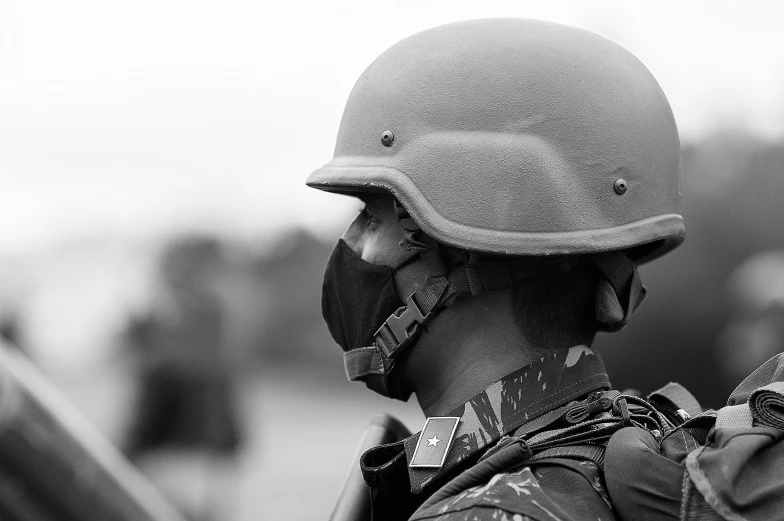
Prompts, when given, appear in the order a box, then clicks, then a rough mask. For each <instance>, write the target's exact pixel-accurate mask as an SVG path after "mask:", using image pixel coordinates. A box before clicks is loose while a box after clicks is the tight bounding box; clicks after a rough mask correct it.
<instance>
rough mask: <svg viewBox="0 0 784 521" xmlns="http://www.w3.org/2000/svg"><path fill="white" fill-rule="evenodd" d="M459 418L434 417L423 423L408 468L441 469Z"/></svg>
mask: <svg viewBox="0 0 784 521" xmlns="http://www.w3.org/2000/svg"><path fill="white" fill-rule="evenodd" d="M458 423H460V418H457V417H454V416H435V417H432V418H428V419H427V420H426V421H425V426H424V427H422V433H421V434H420V435H419V441H418V442H417V445H416V448H415V449H414V455H413V456H412V457H411V462H410V463H409V464H408V466H409V467H412V468H417V467H426V468H436V469H438V468H441V466H443V464H444V461H445V460H446V455H447V454H448V453H449V448H450V447H451V446H452V438H453V437H454V435H455V431H456V430H457V424H458Z"/></svg>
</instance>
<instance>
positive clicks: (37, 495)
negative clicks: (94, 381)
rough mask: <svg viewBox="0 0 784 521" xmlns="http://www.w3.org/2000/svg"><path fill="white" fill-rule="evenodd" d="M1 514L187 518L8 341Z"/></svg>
mask: <svg viewBox="0 0 784 521" xmlns="http://www.w3.org/2000/svg"><path fill="white" fill-rule="evenodd" d="M0 389H1V390H0V518H2V519H3V520H9V521H28V520H30V521H32V520H36V521H48V520H58V521H70V520H73V521H90V520H95V521H99V520H100V521H103V520H106V519H112V520H118V521H121V520H128V521H132V520H133V521H144V520H148V521H152V520H155V521H181V520H182V517H181V516H180V515H179V513H178V512H177V511H176V510H175V509H174V508H172V507H171V506H170V505H169V504H168V503H167V502H166V501H165V500H164V499H163V498H162V497H161V496H160V495H159V494H158V492H157V491H156V490H155V489H154V488H153V487H152V485H151V484H150V483H149V482H147V480H146V479H145V478H144V477H142V475H141V474H139V472H138V471H136V469H134V468H133V467H132V466H131V465H130V464H129V463H128V462H127V461H126V460H125V459H124V458H123V457H122V456H121V455H120V453H119V452H118V451H117V450H116V449H115V448H114V447H113V446H112V445H111V444H110V443H109V442H108V441H107V440H105V439H104V438H103V437H102V436H101V435H100V434H99V433H98V432H97V431H96V430H95V429H94V428H93V427H92V426H91V425H90V424H89V423H88V422H87V421H86V420H85V419H83V418H82V416H81V415H80V414H79V413H78V412H77V411H76V409H75V408H74V407H73V406H72V405H71V404H70V403H68V402H67V401H65V400H64V399H63V398H62V396H60V394H59V392H58V391H57V390H56V389H55V388H54V387H52V386H51V385H50V384H49V383H48V382H47V381H46V379H45V378H44V377H43V376H42V375H41V373H39V372H38V370H37V369H36V368H35V367H34V366H33V365H32V364H31V363H30V362H29V361H28V360H26V359H25V358H24V356H23V355H21V354H19V353H18V352H17V351H16V350H14V349H12V348H9V347H8V346H7V345H6V344H4V343H2V342H0Z"/></svg>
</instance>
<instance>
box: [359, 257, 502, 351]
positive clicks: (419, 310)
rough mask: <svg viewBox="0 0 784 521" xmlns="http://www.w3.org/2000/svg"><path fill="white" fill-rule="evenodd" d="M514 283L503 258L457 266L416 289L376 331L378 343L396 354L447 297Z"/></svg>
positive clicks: (481, 291)
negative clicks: (401, 306) (447, 273)
mask: <svg viewBox="0 0 784 521" xmlns="http://www.w3.org/2000/svg"><path fill="white" fill-rule="evenodd" d="M511 285H512V276H511V275H510V273H509V267H508V266H507V265H506V263H504V262H500V261H482V262H477V263H473V264H468V265H466V266H460V267H458V268H455V269H453V270H452V271H451V272H450V273H449V275H448V276H446V277H436V278H435V280H434V282H433V283H431V284H428V285H427V286H425V287H424V288H421V289H419V290H417V291H416V292H414V293H413V294H412V295H411V296H410V297H409V298H408V300H407V301H406V306H404V307H403V308H400V309H398V310H397V311H396V312H395V313H394V314H392V315H391V316H390V317H389V318H388V319H387V320H386V321H385V322H384V324H382V325H381V327H380V328H379V329H378V331H376V334H375V344H376V346H378V347H379V348H380V349H381V351H382V353H383V354H384V356H386V357H387V358H388V359H392V358H395V357H397V356H398V355H399V353H400V352H401V351H402V350H403V349H404V348H405V347H407V346H408V345H409V344H410V343H411V341H412V340H413V338H414V336H416V334H417V333H418V332H419V327H421V326H422V325H424V324H426V323H427V322H429V320H430V319H432V315H431V313H433V311H435V310H436V309H437V308H438V307H439V306H441V305H442V304H443V302H444V301H446V300H447V299H449V298H451V297H454V296H456V295H461V294H465V293H470V294H471V295H478V294H480V293H484V292H486V291H496V290H500V289H506V288H508V287H511ZM359 356H365V357H368V356H372V355H371V354H361V355H359ZM367 363H369V362H367Z"/></svg>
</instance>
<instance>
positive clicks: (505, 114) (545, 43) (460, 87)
mask: <svg viewBox="0 0 784 521" xmlns="http://www.w3.org/2000/svg"><path fill="white" fill-rule="evenodd" d="M307 184H308V185H309V186H311V187H314V188H318V189H321V190H326V191H332V192H339V193H344V194H356V193H357V192H388V193H390V194H392V195H393V196H394V197H395V199H396V201H397V202H399V204H400V209H399V212H398V216H399V217H400V219H401V226H403V228H405V232H406V233H407V234H408V235H407V236H409V237H410V234H411V232H413V231H415V230H417V231H421V232H422V235H423V236H424V237H427V238H429V239H431V240H432V243H430V244H436V245H438V244H444V245H447V246H452V247H456V248H459V249H463V250H468V251H471V252H478V253H482V254H485V257H489V258H495V259H504V258H516V259H521V258H527V259H530V258H535V259H559V258H563V259H568V258H575V257H587V258H590V259H591V260H592V261H594V263H595V264H596V265H597V266H598V268H599V272H600V273H601V275H602V277H600V278H599V280H598V282H597V288H596V306H595V308H596V316H597V320H598V321H599V323H601V324H602V325H601V326H600V329H604V330H608V331H615V330H618V329H620V328H621V327H623V325H625V324H626V321H627V320H628V318H629V315H630V314H631V313H632V312H633V311H634V310H635V309H636V308H637V306H638V305H639V304H640V302H642V299H643V298H644V296H645V290H644V287H643V286H642V283H641V281H640V278H639V274H638V272H637V266H638V265H639V264H641V263H643V262H647V261H650V260H652V259H655V258H657V257H659V256H661V255H663V254H665V253H667V252H668V251H670V250H672V249H673V248H674V247H676V246H677V245H678V244H680V243H681V242H682V241H683V239H684V233H685V230H684V223H683V217H682V216H681V213H680V201H681V188H680V185H681V160H680V142H679V138H678V131H677V128H676V125H675V121H674V118H673V114H672V110H671V109H670V106H669V104H668V102H667V99H666V98H665V96H664V93H663V92H662V90H661V88H660V87H659V85H658V84H657V82H656V80H655V79H654V78H653V76H652V75H651V73H650V72H649V71H648V70H647V69H646V68H645V66H644V65H643V64H642V63H641V62H640V61H639V60H638V59H637V58H636V57H634V56H633V55H632V54H631V53H629V52H628V51H626V50H625V49H623V48H622V47H620V46H619V45H617V44H615V43H614V42H612V41H610V40H608V39H606V38H603V37H601V36H599V35H596V34H594V33H591V32H588V31H584V30H581V29H576V28H572V27H567V26H562V25H559V24H554V23H548V22H542V21H534V20H520V19H491V20H475V21H468V22H461V23H455V24H450V25H445V26H441V27H437V28H434V29H430V30H427V31H424V32H422V33H419V34H416V35H414V36H412V37H410V38H407V39H405V40H403V41H401V42H399V43H397V44H396V45H394V46H393V47H391V48H390V49H389V50H387V51H386V52H385V53H383V54H382V55H381V56H380V57H379V58H377V59H376V60H375V61H374V62H373V63H372V64H371V65H370V67H368V68H367V70H365V72H364V73H363V74H362V75H361V77H360V79H359V80H358V81H357V83H356V85H355V86H354V89H353V91H352V92H351V95H350V96H349V99H348V102H347V104H346V108H345V111H344V114H343V119H342V121H341V125H340V129H339V132H338V138H337V145H336V147H335V155H334V158H333V159H332V161H330V162H329V163H327V164H326V165H324V166H323V167H321V168H319V169H318V170H316V171H315V172H313V173H312V174H311V176H310V177H309V178H308V180H307ZM401 209H402V211H400V210H401ZM415 242H417V243H418V244H419V245H420V246H422V245H423V244H424V245H425V246H427V244H428V243H427V242H426V241H424V242H423V241H422V240H417V241H415ZM425 250H426V251H423V252H422V254H423V257H425V256H426V255H427V258H425V260H426V261H432V260H433V258H435V259H436V260H437V258H438V256H437V255H435V256H434V255H432V251H430V248H425ZM429 264H431V265H432V264H437V262H436V263H432V262H429ZM567 264H568V262H567ZM511 271H513V270H509V269H507V266H505V265H504V263H503V261H502V262H501V263H498V262H479V263H477V265H476V266H472V265H470V264H469V265H467V266H461V267H459V268H457V269H452V270H451V271H449V272H448V273H447V272H445V271H444V270H441V269H439V268H435V269H434V270H433V271H432V272H431V278H432V280H433V282H432V283H431V284H429V285H428V286H426V287H424V288H422V289H420V290H418V291H417V292H415V293H414V294H412V295H411V296H409V297H408V299H407V300H406V306H404V307H403V308H401V309H399V310H398V311H397V312H396V313H395V314H393V315H392V316H390V318H389V319H388V320H387V321H386V323H385V324H383V325H382V326H381V328H379V330H378V332H377V333H376V334H375V340H374V345H373V346H370V347H368V348H367V349H366V350H350V351H348V352H347V353H345V355H344V356H345V357H346V369H347V372H348V374H349V378H350V379H352V380H353V379H364V378H366V377H367V376H368V375H369V374H371V373H374V372H375V373H377V374H383V375H387V374H389V372H390V371H391V368H392V367H394V362H395V359H397V358H399V356H400V353H401V352H402V351H403V350H404V348H405V347H406V346H407V345H410V344H411V343H412V341H413V338H414V337H415V336H416V334H417V332H418V331H419V327H418V326H419V325H421V324H423V323H426V322H427V321H428V320H429V319H431V318H432V315H433V314H434V313H435V312H437V311H439V310H440V309H441V308H442V307H443V304H444V302H446V301H447V299H449V298H451V297H452V296H454V295H455V294H460V293H470V294H471V295H475V294H478V293H481V292H483V291H492V290H495V289H501V288H504V287H510V285H511V283H512V282H513V281H514V277H515V275H514V273H512V272H511ZM404 298H405V297H404ZM428 317H430V318H428Z"/></svg>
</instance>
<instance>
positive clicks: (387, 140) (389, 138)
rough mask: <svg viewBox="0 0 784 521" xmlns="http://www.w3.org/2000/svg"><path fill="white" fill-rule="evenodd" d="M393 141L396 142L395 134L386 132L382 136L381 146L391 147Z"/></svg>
mask: <svg viewBox="0 0 784 521" xmlns="http://www.w3.org/2000/svg"><path fill="white" fill-rule="evenodd" d="M393 141H395V134H393V133H392V131H391V130H385V131H384V133H383V134H381V144H382V145H384V146H385V147H391V146H392V142H393Z"/></svg>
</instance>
